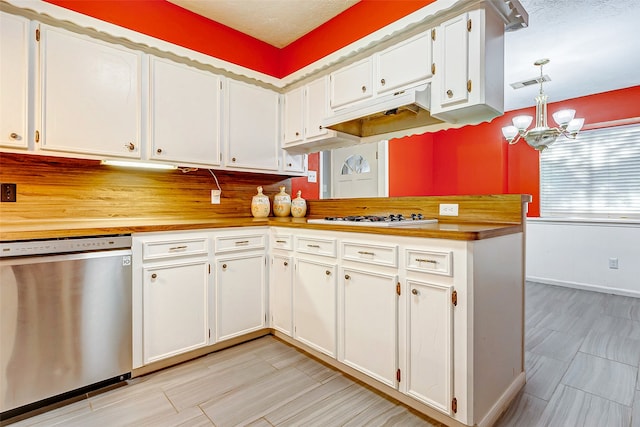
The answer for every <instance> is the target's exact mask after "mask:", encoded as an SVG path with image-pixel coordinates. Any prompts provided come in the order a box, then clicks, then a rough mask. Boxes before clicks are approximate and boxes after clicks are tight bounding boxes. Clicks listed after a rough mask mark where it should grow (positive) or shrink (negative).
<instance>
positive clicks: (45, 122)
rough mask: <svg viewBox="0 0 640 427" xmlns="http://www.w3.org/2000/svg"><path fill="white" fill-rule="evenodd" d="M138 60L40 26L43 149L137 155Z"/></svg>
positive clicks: (102, 44)
mask: <svg viewBox="0 0 640 427" xmlns="http://www.w3.org/2000/svg"><path fill="white" fill-rule="evenodd" d="M141 58H142V53H141V52H136V51H133V50H130V49H127V48H125V47H122V46H119V45H115V44H109V43H106V42H103V41H100V40H96V39H92V38H90V37H87V36H83V35H78V34H75V33H70V32H67V31H64V30H61V29H58V28H53V27H48V26H45V25H43V26H42V28H41V38H40V80H41V91H42V93H41V96H42V105H41V107H42V135H41V147H42V149H45V150H56V151H67V152H78V153H88V154H95V155H108V156H120V157H132V158H140V143H141V136H140V135H141V132H140V128H141V127H140V123H141V108H140V102H141V94H140V87H141V84H140V81H141V80H140V79H141V72H140V68H141V67H140V64H141Z"/></svg>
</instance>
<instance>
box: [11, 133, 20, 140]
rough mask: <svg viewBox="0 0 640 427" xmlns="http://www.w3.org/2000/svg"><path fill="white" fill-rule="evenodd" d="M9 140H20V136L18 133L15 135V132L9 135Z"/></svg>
mask: <svg viewBox="0 0 640 427" xmlns="http://www.w3.org/2000/svg"><path fill="white" fill-rule="evenodd" d="M9 138H11V139H18V134H17V133H15V132H11V133H10V134H9Z"/></svg>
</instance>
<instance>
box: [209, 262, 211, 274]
mask: <svg viewBox="0 0 640 427" xmlns="http://www.w3.org/2000/svg"><path fill="white" fill-rule="evenodd" d="M209 274H211V264H209Z"/></svg>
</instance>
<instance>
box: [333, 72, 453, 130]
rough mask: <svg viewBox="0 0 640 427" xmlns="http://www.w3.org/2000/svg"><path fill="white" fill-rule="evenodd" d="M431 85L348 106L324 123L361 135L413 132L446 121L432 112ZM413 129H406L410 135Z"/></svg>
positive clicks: (334, 128) (335, 128) (336, 128)
mask: <svg viewBox="0 0 640 427" xmlns="http://www.w3.org/2000/svg"><path fill="white" fill-rule="evenodd" d="M430 99H431V87H430V85H429V84H426V85H422V86H418V87H416V88H412V89H407V90H402V91H398V92H395V93H392V94H389V95H387V96H382V97H378V98H374V99H373V100H371V101H370V102H364V103H361V104H360V105H356V106H354V107H349V108H345V109H344V110H341V111H339V112H337V113H336V114H334V115H333V116H331V117H329V118H327V119H326V120H325V121H324V124H323V126H324V127H326V128H329V129H333V130H336V131H340V132H344V133H348V134H350V135H355V136H358V137H361V138H367V137H371V136H376V135H384V134H393V135H394V136H395V137H397V136H401V135H402V133H400V134H398V131H405V130H406V131H410V130H412V129H416V128H423V127H425V126H431V125H436V124H439V123H443V122H442V121H441V120H438V119H436V118H434V117H431V114H430V113H429V105H430ZM411 133H414V132H406V134H407V135H409V134H411Z"/></svg>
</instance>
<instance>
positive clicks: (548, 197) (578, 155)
mask: <svg viewBox="0 0 640 427" xmlns="http://www.w3.org/2000/svg"><path fill="white" fill-rule="evenodd" d="M540 214H541V216H542V217H565V218H617V219H619V218H632V219H640V125H629V126H619V127H611V128H604V129H597V130H591V131H584V132H582V133H580V134H579V135H578V137H577V138H576V139H570V140H567V139H560V140H559V141H556V143H555V144H553V145H552V146H551V147H549V148H547V149H545V150H544V151H543V152H542V153H541V155H540Z"/></svg>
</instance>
